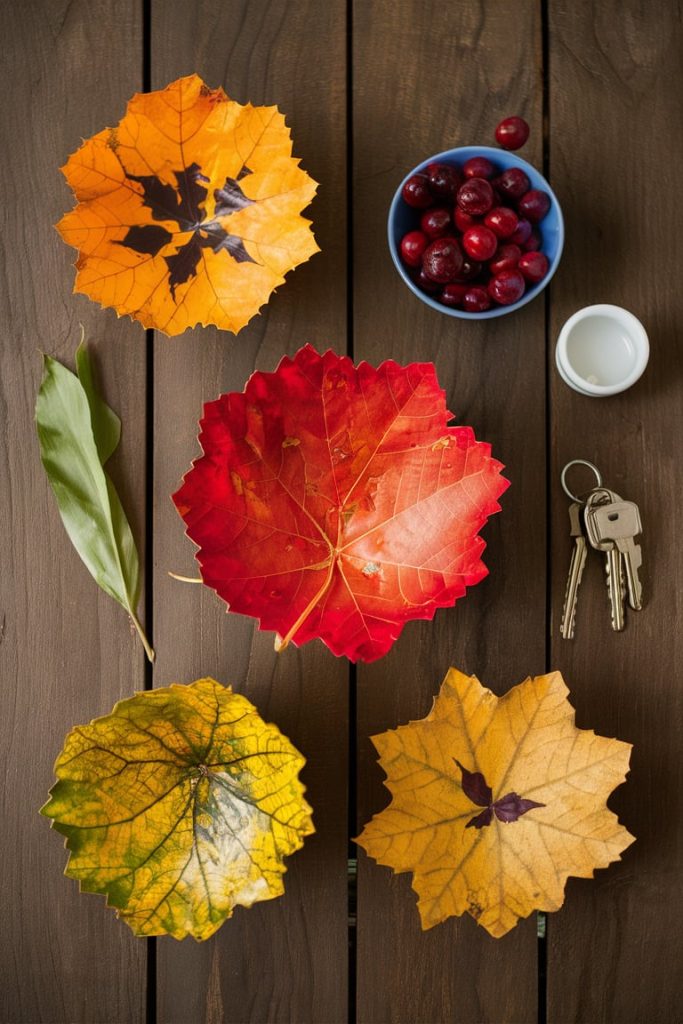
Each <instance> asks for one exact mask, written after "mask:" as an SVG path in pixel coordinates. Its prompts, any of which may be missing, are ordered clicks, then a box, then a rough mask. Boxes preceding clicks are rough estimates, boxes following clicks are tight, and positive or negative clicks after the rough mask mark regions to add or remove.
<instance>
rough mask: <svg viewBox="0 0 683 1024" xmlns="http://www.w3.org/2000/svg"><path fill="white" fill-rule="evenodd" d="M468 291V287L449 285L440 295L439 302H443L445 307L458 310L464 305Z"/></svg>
mask: <svg viewBox="0 0 683 1024" xmlns="http://www.w3.org/2000/svg"><path fill="white" fill-rule="evenodd" d="M466 291H467V287H466V286H465V285H464V284H447V285H445V286H444V289H443V291H442V292H441V294H440V295H439V302H443V304H444V306H450V307H451V308H457V307H458V306H461V305H462V300H463V296H464V295H465V292H466Z"/></svg>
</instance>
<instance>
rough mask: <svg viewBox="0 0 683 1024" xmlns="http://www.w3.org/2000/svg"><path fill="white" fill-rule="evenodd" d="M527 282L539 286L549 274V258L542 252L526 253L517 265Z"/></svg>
mask: <svg viewBox="0 0 683 1024" xmlns="http://www.w3.org/2000/svg"><path fill="white" fill-rule="evenodd" d="M517 268H518V270H519V271H520V272H521V273H522V274H523V275H524V277H525V278H526V279H527V281H531V283H532V284H538V282H539V281H542V280H543V278H544V277H545V275H546V274H547V273H548V257H547V256H544V254H543V253H542V252H525V253H524V255H523V256H522V257H521V259H520V261H519V263H518V264H517Z"/></svg>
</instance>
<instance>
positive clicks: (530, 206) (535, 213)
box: [517, 188, 550, 224]
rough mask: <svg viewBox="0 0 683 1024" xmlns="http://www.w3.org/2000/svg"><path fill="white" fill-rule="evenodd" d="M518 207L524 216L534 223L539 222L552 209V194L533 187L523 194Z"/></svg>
mask: <svg viewBox="0 0 683 1024" xmlns="http://www.w3.org/2000/svg"><path fill="white" fill-rule="evenodd" d="M517 209H518V210H519V212H520V214H521V215H522V217H526V219H527V220H530V221H531V223H532V224H538V222H539V220H543V218H544V217H545V215H546V213H547V212H548V210H549V209H550V196H549V195H548V193H547V192H541V191H540V189H537V188H532V189H530V190H529V191H528V192H526V193H525V194H524V195H523V196H522V198H521V199H520V201H519V203H518V204H517Z"/></svg>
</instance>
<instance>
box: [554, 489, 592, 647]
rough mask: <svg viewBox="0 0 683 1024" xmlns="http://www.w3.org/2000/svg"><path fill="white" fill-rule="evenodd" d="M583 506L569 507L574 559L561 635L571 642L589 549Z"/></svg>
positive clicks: (575, 502)
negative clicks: (582, 519)
mask: <svg viewBox="0 0 683 1024" xmlns="http://www.w3.org/2000/svg"><path fill="white" fill-rule="evenodd" d="M582 509H583V505H582V504H581V503H580V502H578V501H573V502H572V504H571V505H570V506H569V525H570V530H569V535H570V537H571V538H572V540H573V546H572V557H571V560H570V562H569V575H568V577H567V589H566V591H565V595H564V608H563V609H562V621H561V622H560V634H561V635H562V636H563V637H564V639H565V640H571V639H572V638H573V636H574V623H575V620H576V603H577V598H578V596H579V584H580V583H581V577H582V576H583V570H584V567H585V565H586V556H587V554H588V548H587V546H586V536H585V534H584V532H583V526H582V524H581V511H582Z"/></svg>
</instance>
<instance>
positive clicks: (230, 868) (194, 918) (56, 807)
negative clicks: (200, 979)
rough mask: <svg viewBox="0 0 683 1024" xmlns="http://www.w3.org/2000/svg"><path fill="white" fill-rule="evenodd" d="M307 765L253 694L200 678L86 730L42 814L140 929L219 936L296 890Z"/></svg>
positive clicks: (69, 750) (74, 734) (87, 875)
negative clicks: (292, 881)
mask: <svg viewBox="0 0 683 1024" xmlns="http://www.w3.org/2000/svg"><path fill="white" fill-rule="evenodd" d="M304 763H305V762H304V759H303V757H302V756H301V755H300V754H299V753H298V751H297V750H296V749H295V748H294V747H293V746H292V744H291V743H290V742H289V740H288V739H287V738H286V737H285V736H283V735H282V733H281V732H280V731H279V730H278V729H277V728H276V726H274V725H269V724H267V723H266V722H264V721H263V719H262V718H261V717H260V716H259V714H258V712H257V710H256V708H255V707H254V705H253V704H251V703H250V702H249V701H248V700H247V699H246V697H243V696H241V695H240V694H237V693H233V692H232V690H231V689H230V688H229V687H227V688H226V687H223V686H221V685H220V684H219V683H217V682H216V681H215V680H213V679H198V680H197V681H196V682H194V683H191V684H190V685H189V686H178V685H173V686H170V687H167V688H165V689H159V690H149V691H146V692H145V693H138V694H136V695H135V696H134V697H131V698H129V699H128V700H123V701H120V702H119V703H118V704H117V705H116V706H115V707H114V710H113V711H112V712H111V714H109V715H106V716H105V717H104V718H96V719H95V721H94V722H91V723H90V725H83V726H78V727H76V728H75V729H73V730H72V731H71V732H70V733H69V735H68V736H67V738H66V742H65V744H64V750H63V751H62V753H61V754H60V755H59V758H58V759H57V763H56V765H55V774H56V775H57V778H58V781H57V783H56V784H55V785H54V786H53V788H52V790H51V791H50V799H49V800H48V802H47V803H46V804H45V806H44V807H43V808H42V809H41V813H42V814H45V815H46V816H47V817H50V818H52V819H53V828H55V829H56V830H57V831H58V832H61V833H62V834H63V835H65V836H66V846H67V849H68V850H70V856H69V860H68V863H67V867H66V872H65V873H66V874H67V875H69V877H71V878H76V879H78V881H79V882H80V886H81V890H82V891H84V892H97V893H102V894H104V895H106V897H107V902H108V905H109V906H111V907H114V908H116V911H117V916H118V917H120V918H121V919H122V920H124V921H125V922H126V924H128V925H130V927H131V928H132V930H133V931H134V932H135V934H136V935H161V934H164V933H167V934H169V935H172V936H173V937H174V938H176V939H182V938H184V937H185V936H186V935H193V936H194V937H195V938H196V939H207V938H209V936H210V935H213V933H214V932H215V931H216V930H217V929H218V928H219V927H220V926H221V924H222V923H223V921H224V920H226V918H228V917H230V916H231V915H232V912H233V910H234V908H235V907H236V906H238V905H240V906H244V907H250V906H251V905H252V904H253V903H256V902H258V901H260V900H270V899H274V898H275V897H276V896H280V895H281V894H282V893H283V892H284V885H283V880H282V876H283V874H284V871H285V870H286V869H285V864H284V862H283V857H285V856H287V855H289V854H290V853H293V852H294V851H295V850H298V849H299V848H300V847H301V846H302V844H303V838H304V836H306V835H310V833H312V832H313V831H314V829H313V824H312V822H311V817H310V810H311V809H310V807H309V806H308V804H307V803H306V801H305V800H304V798H303V793H304V787H303V786H302V784H301V783H300V782H299V779H298V773H299V771H300V770H301V768H302V767H303V765H304Z"/></svg>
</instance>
